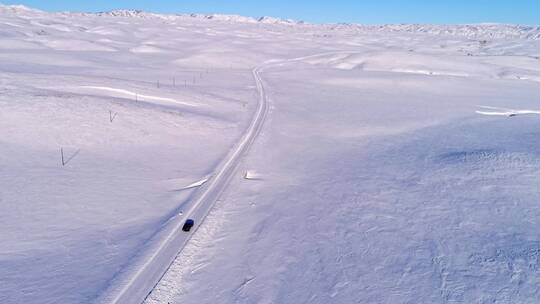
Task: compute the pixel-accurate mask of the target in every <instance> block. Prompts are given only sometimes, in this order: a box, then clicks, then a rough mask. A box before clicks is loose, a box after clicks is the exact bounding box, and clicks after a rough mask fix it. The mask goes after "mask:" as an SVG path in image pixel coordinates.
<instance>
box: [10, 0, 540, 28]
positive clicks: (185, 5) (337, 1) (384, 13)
mask: <svg viewBox="0 0 540 304" xmlns="http://www.w3.org/2000/svg"><path fill="white" fill-rule="evenodd" d="M0 3H3V4H24V5H27V6H30V7H34V8H39V9H42V10H47V11H84V12H96V11H107V10H112V9H141V10H145V11H150V12H157V13H192V12H193V13H223V14H239V15H245V16H254V17H257V16H275V17H282V18H292V19H296V20H305V21H309V22H332V23H335V22H355V23H369V24H382V23H439V24H440V23H480V22H496V23H519V24H540V0H513V1H510V0H468V1H467V0H446V1H439V0H431V1H429V0H356V1H355V0H334V1H329V0H311V1H310V0H269V1H249V0H221V1H211V0H207V1H205V0H186V1H174V0H161V1H159V0H157V1H151V0H131V1H128V0H94V1H69V0H16V1H12V0H0Z"/></svg>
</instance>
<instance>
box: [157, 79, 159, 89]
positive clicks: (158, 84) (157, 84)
mask: <svg viewBox="0 0 540 304" xmlns="http://www.w3.org/2000/svg"><path fill="white" fill-rule="evenodd" d="M157 87H158V89H159V80H158V81H157Z"/></svg>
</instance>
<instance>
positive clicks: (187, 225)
mask: <svg viewBox="0 0 540 304" xmlns="http://www.w3.org/2000/svg"><path fill="white" fill-rule="evenodd" d="M193 225H195V221H194V220H192V219H187V220H186V222H185V223H184V227H182V230H183V231H185V232H188V231H190V230H191V227H193Z"/></svg>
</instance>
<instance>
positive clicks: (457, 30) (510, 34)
mask: <svg viewBox="0 0 540 304" xmlns="http://www.w3.org/2000/svg"><path fill="white" fill-rule="evenodd" d="M0 13H8V14H16V15H29V14H30V15H36V14H50V15H62V16H81V15H82V16H86V17H93V16H97V17H110V18H139V19H160V20H169V21H174V20H179V19H186V18H189V19H199V20H215V21H221V22H234V23H251V24H276V25H289V26H296V25H301V26H309V27H321V28H324V29H328V30H340V29H347V30H352V31H356V32H358V33H365V32H381V33H421V34H428V35H443V36H459V37H467V38H471V39H527V40H540V26H536V25H535V26H528V25H517V24H493V23H483V24H457V25H431V24H385V25H363V24H356V23H339V24H310V23H306V22H303V21H295V20H291V19H281V18H276V17H269V16H263V17H260V18H253V17H246V16H240V15H227V14H194V13H193V14H157V13H150V12H145V11H142V10H112V11H106V12H97V13H74V12H59V13H48V12H44V11H40V10H37V9H33V8H29V7H26V6H24V5H2V4H0Z"/></svg>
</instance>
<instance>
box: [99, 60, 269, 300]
mask: <svg viewBox="0 0 540 304" xmlns="http://www.w3.org/2000/svg"><path fill="white" fill-rule="evenodd" d="M266 66H267V65H262V66H259V67H256V68H254V69H253V70H252V74H253V79H254V81H255V83H256V87H257V92H258V101H257V102H258V106H257V110H256V112H255V114H254V115H253V119H252V121H251V124H250V125H249V127H248V128H247V129H246V132H245V133H244V134H243V136H242V138H241V140H240V141H239V142H238V143H237V144H236V145H235V146H234V147H233V148H232V149H231V150H230V152H229V153H228V154H227V156H226V157H225V159H224V160H223V161H222V162H221V164H220V165H219V166H218V167H217V169H216V171H215V173H214V174H213V175H212V176H211V177H210V178H209V179H208V181H206V182H205V183H204V184H202V185H201V187H200V188H199V189H198V191H197V192H196V193H195V194H194V195H193V197H192V202H191V203H190V204H189V207H188V208H189V209H187V210H185V211H182V213H180V214H178V215H177V216H175V217H174V218H172V219H171V220H170V221H169V222H168V223H167V224H166V225H165V226H164V227H163V230H162V231H160V232H159V233H158V235H157V237H156V238H155V239H154V240H152V241H151V243H152V244H151V245H150V246H148V247H147V248H146V250H145V251H144V252H143V254H141V255H139V257H138V258H137V261H136V262H134V263H133V264H132V265H130V266H129V267H128V269H126V270H125V271H123V272H122V273H121V274H120V275H119V276H118V277H117V278H116V279H115V280H114V281H113V283H112V284H111V285H110V287H109V289H108V290H107V291H106V292H105V293H104V294H103V296H102V297H101V298H100V299H99V300H98V302H100V303H111V304H121V303H126V304H130V303H142V302H143V301H144V300H145V298H146V297H147V296H148V294H150V292H151V291H152V289H153V288H154V286H155V285H156V284H157V283H158V282H159V280H160V279H161V277H163V275H164V274H165V272H166V271H167V269H168V268H169V266H170V265H171V263H172V262H173V261H174V259H175V257H176V256H177V255H178V252H179V251H181V250H182V248H183V247H184V246H185V244H186V243H187V242H188V241H189V239H190V238H191V235H192V234H193V233H195V232H196V231H197V228H198V227H199V225H200V224H201V222H203V221H204V218H205V217H206V215H207V214H208V212H209V211H210V209H212V207H213V206H214V204H215V202H216V200H217V199H218V198H219V195H220V193H221V192H222V191H223V189H224V188H225V187H226V186H227V184H228V182H229V181H230V179H231V177H232V176H233V175H234V173H235V172H236V168H237V166H238V164H239V162H240V161H241V157H242V155H243V154H244V153H246V151H248V150H249V148H250V146H251V145H252V143H253V142H254V141H255V139H256V137H257V135H258V134H259V132H260V130H261V128H262V126H263V124H264V120H265V118H266V114H267V112H268V100H267V97H266V93H265V90H264V85H263V81H262V79H261V75H260V73H261V71H262V70H263V69H264V68H265V67H266ZM186 219H193V220H194V221H195V226H194V227H193V229H192V230H191V232H189V233H185V232H183V231H182V229H181V228H182V226H183V224H184V222H185V220H186Z"/></svg>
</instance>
